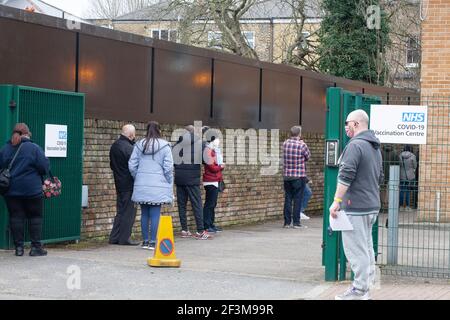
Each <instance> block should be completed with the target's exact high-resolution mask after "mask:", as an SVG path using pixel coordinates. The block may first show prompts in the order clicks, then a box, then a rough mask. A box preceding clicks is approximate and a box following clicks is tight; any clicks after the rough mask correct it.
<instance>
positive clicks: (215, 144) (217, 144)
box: [212, 138, 220, 147]
mask: <svg viewBox="0 0 450 320" xmlns="http://www.w3.org/2000/svg"><path fill="white" fill-rule="evenodd" d="M212 143H213V145H214V146H215V147H218V146H219V145H220V140H219V139H217V138H216V139H214V141H213V142H212Z"/></svg>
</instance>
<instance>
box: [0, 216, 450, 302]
mask: <svg viewBox="0 0 450 320" xmlns="http://www.w3.org/2000/svg"><path fill="white" fill-rule="evenodd" d="M281 224H282V223H281V221H279V222H269V223H265V224H259V225H252V226H241V227H234V228H228V229H225V231H224V232H222V233H221V234H219V235H218V236H217V237H216V238H215V239H214V240H211V241H209V240H208V241H199V240H194V239H182V238H178V237H177V238H176V239H175V240H176V254H177V257H178V258H179V259H181V260H182V266H181V268H179V269H171V268H151V267H149V266H147V264H146V259H147V258H148V257H149V256H150V255H151V252H150V251H146V250H143V249H140V248H138V247H123V246H111V245H106V244H95V245H91V244H89V245H78V246H73V245H72V246H56V247H50V248H49V255H48V256H47V257H36V258H32V257H29V256H24V257H15V256H14V255H13V252H12V251H0V299H173V300H196V299H217V300H240V299H255V300H260V299H268V300H278V299H333V297H334V295H335V294H336V293H340V292H341V291H344V290H345V289H346V287H347V286H348V283H345V284H335V283H326V282H324V281H323V268H322V266H321V248H320V246H321V242H322V220H321V218H315V219H312V220H310V221H307V222H306V223H305V224H306V225H308V226H309V228H308V229H303V230H297V229H283V228H281ZM70 267H72V268H73V267H75V268H76V269H77V268H79V270H80V271H81V278H80V279H81V283H80V285H81V288H80V289H69V288H68V286H67V283H68V282H69V284H72V286H73V285H75V286H76V282H74V281H72V280H73V277H70V274H69V273H68V268H70ZM76 269H75V270H76ZM69 271H70V269H69ZM448 284H449V282H445V281H438V282H437V283H430V284H427V283H425V281H423V280H418V279H414V280H408V279H407V280H404V279H403V280H401V281H400V282H399V280H398V279H388V278H386V279H384V278H382V281H381V288H380V289H379V290H375V291H374V292H373V296H374V298H375V299H396V298H399V299H403V298H408V299H414V298H415V299H450V286H449V285H448ZM69 287H70V286H69Z"/></svg>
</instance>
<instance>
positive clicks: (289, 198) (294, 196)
mask: <svg viewBox="0 0 450 320" xmlns="http://www.w3.org/2000/svg"><path fill="white" fill-rule="evenodd" d="M305 186H306V178H304V177H302V178H298V179H295V180H285V181H284V224H285V225H290V224H291V222H292V223H293V224H294V225H299V224H300V210H301V203H302V201H303V193H304V191H305ZM292 206H293V207H294V210H293V211H292Z"/></svg>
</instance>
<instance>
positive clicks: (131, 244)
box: [117, 240, 140, 246]
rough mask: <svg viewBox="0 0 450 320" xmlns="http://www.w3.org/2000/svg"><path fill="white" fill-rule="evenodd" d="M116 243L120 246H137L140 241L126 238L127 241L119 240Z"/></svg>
mask: <svg viewBox="0 0 450 320" xmlns="http://www.w3.org/2000/svg"><path fill="white" fill-rule="evenodd" d="M117 244H118V245H121V246H137V245H139V244H140V242H139V241H133V240H128V241H127V242H119V243H117Z"/></svg>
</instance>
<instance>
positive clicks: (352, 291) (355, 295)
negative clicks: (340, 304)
mask: <svg viewBox="0 0 450 320" xmlns="http://www.w3.org/2000/svg"><path fill="white" fill-rule="evenodd" d="M334 299H335V300H370V295H369V290H367V291H366V292H361V291H359V290H357V289H356V288H354V287H350V288H349V289H348V290H347V291H345V292H344V293H343V294H340V295H337V296H336V297H334Z"/></svg>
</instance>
